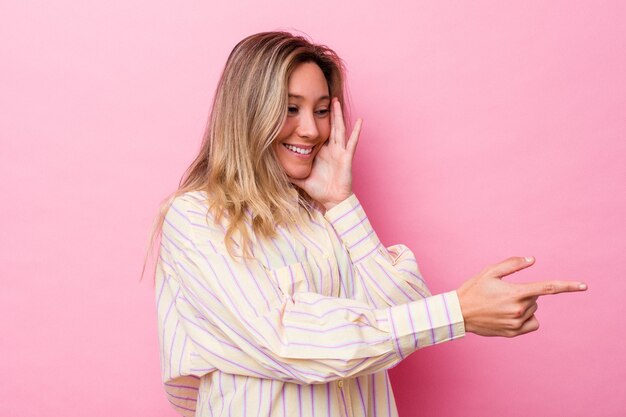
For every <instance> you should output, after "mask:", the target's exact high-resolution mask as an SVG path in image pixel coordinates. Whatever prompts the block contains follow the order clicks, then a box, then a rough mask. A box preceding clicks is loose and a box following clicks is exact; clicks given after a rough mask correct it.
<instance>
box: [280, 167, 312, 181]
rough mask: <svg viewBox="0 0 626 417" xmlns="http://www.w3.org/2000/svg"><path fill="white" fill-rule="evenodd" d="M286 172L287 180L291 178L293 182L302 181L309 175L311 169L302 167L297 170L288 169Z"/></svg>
mask: <svg viewBox="0 0 626 417" xmlns="http://www.w3.org/2000/svg"><path fill="white" fill-rule="evenodd" d="M286 172H287V176H289V178H293V179H294V180H303V179H305V178H307V177H308V176H309V175H311V168H310V167H302V168H298V169H290V170H287V171H286Z"/></svg>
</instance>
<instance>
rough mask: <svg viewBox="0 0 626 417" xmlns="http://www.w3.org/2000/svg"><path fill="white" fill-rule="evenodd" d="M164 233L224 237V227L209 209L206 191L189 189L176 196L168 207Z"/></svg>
mask: <svg viewBox="0 0 626 417" xmlns="http://www.w3.org/2000/svg"><path fill="white" fill-rule="evenodd" d="M163 232H164V233H168V232H170V233H172V232H173V233H178V234H184V235H186V236H188V237H191V236H189V235H190V234H193V235H203V236H204V237H210V238H211V239H213V238H220V237H221V238H223V235H224V228H223V226H222V225H220V224H217V223H216V222H215V220H214V216H213V215H212V214H211V213H210V211H209V204H208V198H207V194H206V192H204V191H188V192H186V193H184V194H181V195H178V196H175V197H174V198H173V199H172V200H171V203H170V205H169V208H168V209H167V212H166V214H165V220H164V223H163Z"/></svg>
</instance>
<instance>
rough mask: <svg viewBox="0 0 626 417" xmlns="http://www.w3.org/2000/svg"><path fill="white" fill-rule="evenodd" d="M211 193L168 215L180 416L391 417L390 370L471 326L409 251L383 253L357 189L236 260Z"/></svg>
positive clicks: (166, 368) (168, 313)
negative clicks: (211, 207) (435, 291)
mask: <svg viewBox="0 0 626 417" xmlns="http://www.w3.org/2000/svg"><path fill="white" fill-rule="evenodd" d="M207 211H208V209H207V204H206V194H205V193H204V192H200V191H195V192H189V193H186V194H184V195H182V196H179V197H177V198H176V199H175V200H174V202H173V204H172V206H171V208H170V209H169V211H168V213H167V215H166V218H165V222H164V224H163V234H162V242H161V247H160V258H159V263H158V267H157V281H156V303H157V313H158V322H159V329H158V331H159V341H160V349H161V365H162V376H163V382H164V384H165V390H166V393H167V396H168V399H169V401H170V403H171V404H172V405H173V406H174V407H175V409H176V410H177V411H178V412H179V413H180V414H182V415H183V416H194V415H195V416H203V417H204V416H223V417H226V416H228V417H236V416H250V417H251V416H264V417H265V416H272V417H278V416H280V417H285V416H298V417H330V416H333V417H340V416H341V417H348V416H370V417H374V416H376V417H391V416H396V415H397V411H396V407H395V402H394V398H393V394H392V391H391V385H390V383H389V379H388V376H387V372H386V370H387V369H389V368H391V367H393V366H394V365H396V364H397V363H398V362H400V361H401V360H402V359H404V358H405V357H407V355H409V354H410V353H412V352H413V351H415V350H416V349H419V348H422V347H425V346H429V345H432V344H435V343H440V342H444V341H447V340H451V339H455V338H458V337H461V336H463V335H464V332H465V329H464V323H463V317H462V315H461V309H460V306H459V301H458V298H457V295H456V292H455V291H452V292H448V293H444V294H439V295H435V296H432V295H431V294H430V292H429V290H428V288H427V287H426V284H425V282H424V280H423V278H422V276H421V274H420V272H419V269H418V266H417V263H416V261H415V257H414V256H413V253H412V252H411V251H410V250H409V249H408V248H407V247H405V246H402V245H396V246H391V247H389V248H385V247H384V246H383V245H382V244H381V242H380V241H379V240H378V237H377V235H376V233H375V232H374V230H373V229H372V227H371V225H370V222H369V220H368V218H367V216H366V215H365V212H364V210H363V208H362V207H361V205H360V203H359V201H358V199H357V198H356V196H354V195H352V196H351V197H349V198H348V199H346V200H345V201H343V202H342V203H340V204H339V205H337V206H335V207H334V208H332V209H331V210H329V211H327V212H326V213H325V214H322V213H319V212H314V213H312V215H311V216H309V219H310V221H308V222H307V224H301V225H299V226H298V227H296V228H295V229H294V230H287V229H286V228H279V229H278V234H277V236H276V237H275V238H274V239H273V240H261V239H256V238H254V237H253V240H252V245H251V252H252V255H253V259H251V260H250V259H248V260H247V261H245V262H244V261H242V260H241V259H240V258H231V257H230V256H229V255H228V253H227V251H226V247H225V245H224V242H223V239H224V229H223V226H222V225H219V224H216V223H215V222H214V221H213V220H212V216H211V215H209V214H208V213H207Z"/></svg>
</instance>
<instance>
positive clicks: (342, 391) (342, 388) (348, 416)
mask: <svg viewBox="0 0 626 417" xmlns="http://www.w3.org/2000/svg"><path fill="white" fill-rule="evenodd" d="M337 395H338V397H339V401H340V403H341V407H340V408H341V416H342V417H352V415H353V414H352V406H351V405H350V404H351V402H352V401H351V399H350V382H349V380H347V379H340V380H338V381H337Z"/></svg>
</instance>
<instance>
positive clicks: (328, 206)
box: [322, 192, 354, 211]
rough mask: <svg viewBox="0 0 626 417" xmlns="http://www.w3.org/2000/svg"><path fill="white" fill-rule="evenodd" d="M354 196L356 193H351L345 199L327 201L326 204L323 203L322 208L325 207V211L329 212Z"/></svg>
mask: <svg viewBox="0 0 626 417" xmlns="http://www.w3.org/2000/svg"><path fill="white" fill-rule="evenodd" d="M352 194H354V193H352V192H351V193H349V194H348V195H346V196H345V197H343V198H338V199H333V200H329V201H326V202H324V203H322V206H324V209H325V210H326V211H328V210H330V209H332V208H333V207H335V206H337V205H339V204H341V203H342V202H344V201H346V200H347V199H348V198H350V196H352Z"/></svg>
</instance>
